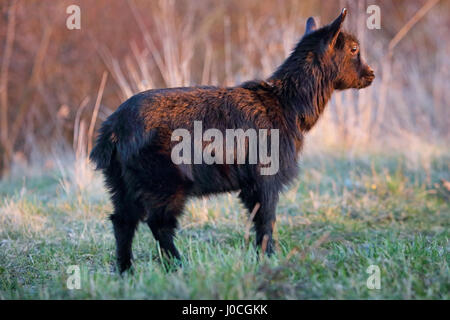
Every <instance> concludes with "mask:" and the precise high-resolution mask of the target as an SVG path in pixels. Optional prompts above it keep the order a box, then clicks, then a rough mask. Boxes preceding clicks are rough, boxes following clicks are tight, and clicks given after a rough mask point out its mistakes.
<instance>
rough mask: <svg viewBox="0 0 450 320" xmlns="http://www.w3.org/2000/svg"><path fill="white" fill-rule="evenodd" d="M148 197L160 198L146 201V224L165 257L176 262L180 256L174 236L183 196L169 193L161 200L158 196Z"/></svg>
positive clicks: (182, 204) (183, 199) (181, 208)
mask: <svg viewBox="0 0 450 320" xmlns="http://www.w3.org/2000/svg"><path fill="white" fill-rule="evenodd" d="M150 198H153V199H154V198H159V199H160V200H159V201H155V200H153V201H147V202H146V207H147V209H146V210H147V212H149V216H148V219H147V224H148V226H149V227H150V230H151V231H152V233H153V236H154V237H155V239H156V240H157V241H158V242H159V245H160V247H161V249H162V251H163V253H164V254H165V255H166V257H168V258H169V259H171V260H172V259H173V260H175V262H177V264H178V263H179V262H180V260H181V256H180V253H179V252H178V250H177V248H176V246H175V243H174V238H175V231H176V228H177V226H178V223H177V217H178V216H179V215H180V214H181V213H182V210H183V207H184V203H185V197H184V196H182V195H180V194H178V195H171V196H166V197H165V199H164V200H163V201H161V197H160V196H155V195H153V196H151V197H150Z"/></svg>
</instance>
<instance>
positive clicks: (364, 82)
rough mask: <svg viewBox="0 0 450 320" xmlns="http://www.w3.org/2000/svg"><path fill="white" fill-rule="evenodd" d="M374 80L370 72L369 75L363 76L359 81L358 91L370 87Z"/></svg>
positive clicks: (373, 75)
mask: <svg viewBox="0 0 450 320" xmlns="http://www.w3.org/2000/svg"><path fill="white" fill-rule="evenodd" d="M374 79H375V74H374V73H373V72H371V73H370V74H367V75H365V76H364V77H362V78H361V80H360V81H359V85H358V89H364V88H367V87H368V86H370V85H371V84H372V82H373V80H374Z"/></svg>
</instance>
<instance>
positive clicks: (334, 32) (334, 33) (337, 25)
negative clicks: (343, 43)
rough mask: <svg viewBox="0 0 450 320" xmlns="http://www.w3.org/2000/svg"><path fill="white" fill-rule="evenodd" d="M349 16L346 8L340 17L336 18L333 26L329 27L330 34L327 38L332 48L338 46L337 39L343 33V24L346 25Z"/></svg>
mask: <svg viewBox="0 0 450 320" xmlns="http://www.w3.org/2000/svg"><path fill="white" fill-rule="evenodd" d="M346 16H347V9H346V8H344V9H342V11H341V14H340V15H339V17H337V18H336V20H334V21H333V22H332V23H331V24H329V25H328V29H329V33H328V37H327V42H328V44H329V46H330V47H331V48H332V47H334V45H335V44H336V39H337V37H338V35H339V32H341V28H342V24H343V23H344V20H345V17H346Z"/></svg>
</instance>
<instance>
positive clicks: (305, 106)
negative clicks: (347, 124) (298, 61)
mask: <svg viewBox="0 0 450 320" xmlns="http://www.w3.org/2000/svg"><path fill="white" fill-rule="evenodd" d="M317 71H318V70H309V72H306V71H303V70H299V71H297V72H296V73H295V74H289V72H283V69H282V67H281V68H280V69H279V70H278V71H277V72H276V73H275V74H274V75H273V76H272V77H271V78H269V79H268V80H267V82H269V83H270V84H271V85H272V87H273V88H274V91H275V93H276V94H277V96H278V98H279V99H280V102H281V104H282V106H283V109H284V110H285V113H286V118H287V119H295V122H296V124H295V125H296V126H297V127H298V126H299V127H300V128H299V129H300V130H301V131H302V132H306V131H309V130H310V129H311V128H312V127H313V126H314V125H315V124H316V122H317V120H318V119H319V117H320V115H321V114H322V112H323V110H324V109H325V106H326V104H327V102H328V101H329V99H330V98H331V94H332V93H333V90H334V89H333V85H332V75H327V74H324V73H323V72H317Z"/></svg>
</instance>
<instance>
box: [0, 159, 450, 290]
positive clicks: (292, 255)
mask: <svg viewBox="0 0 450 320" xmlns="http://www.w3.org/2000/svg"><path fill="white" fill-rule="evenodd" d="M71 166H73V165H71ZM449 166H450V158H449V157H448V156H439V157H435V158H433V159H431V160H427V161H417V162H412V161H411V160H408V159H407V158H405V157H403V156H389V157H387V156H381V155H379V156H375V155H374V156H370V157H369V156H357V157H354V158H352V159H351V160H348V158H345V157H343V156H342V157H341V156H320V157H312V156H308V157H306V158H305V159H304V160H303V161H302V163H301V168H302V169H301V174H300V176H299V178H298V179H297V181H296V183H295V184H294V186H293V187H292V188H291V189H289V190H288V191H287V192H285V193H284V195H283V196H282V197H281V200H280V203H279V206H278V220H277V226H276V234H275V237H276V239H277V247H278V249H277V253H276V255H275V256H274V257H272V258H270V259H269V258H265V257H263V258H262V259H258V256H257V253H256V251H255V248H254V247H253V239H254V238H253V232H251V230H250V232H249V224H248V223H247V219H246V218H247V216H246V214H245V211H244V209H243V207H242V206H241V204H240V203H239V202H238V200H237V198H236V195H233V194H230V195H224V196H220V197H217V198H211V199H208V200H203V199H199V200H195V201H191V202H189V203H188V205H187V208H186V213H185V215H184V216H183V219H182V221H181V225H180V229H179V232H178V238H177V240H176V243H177V246H178V247H179V249H180V251H181V252H182V255H183V260H184V261H183V268H181V269H178V270H167V269H166V268H164V266H163V265H162V264H161V262H160V261H161V260H160V257H161V253H160V251H159V249H158V246H157V243H156V241H155V240H154V239H153V237H152V235H151V233H150V231H149V230H148V228H147V226H146V225H144V224H141V225H140V227H139V230H138V232H137V236H136V237H135V241H134V245H133V248H134V255H135V265H134V270H135V271H134V274H127V275H125V276H124V277H123V278H122V277H120V276H118V275H117V273H116V272H115V255H114V250H115V244H114V239H113V234H112V228H111V225H110V222H109V221H108V219H107V216H108V214H109V213H110V212H111V204H110V202H109V201H108V197H107V195H106V194H105V191H104V189H103V188H102V187H101V186H102V183H101V178H100V177H99V175H97V174H96V175H94V176H93V177H90V178H89V179H88V181H84V184H83V183H82V182H83V181H81V182H80V180H82V175H81V174H80V173H79V172H65V171H64V170H60V171H55V172H54V173H48V174H41V175H34V176H33V177H32V176H30V177H28V178H26V177H24V178H17V179H11V180H9V181H3V182H0V199H1V200H0V298H1V299H67V298H74V299H91V298H94V299H111V298H112V299H116V298H118V299H422V298H424V299H448V298H449V291H450V274H449V266H448V263H449V248H450V246H449V242H448V238H449V223H450V208H449V199H450V191H449V190H448V186H447V187H446V181H449V180H450V170H449V169H450V168H449ZM70 265H78V266H80V268H81V289H79V290H69V289H68V288H67V285H66V280H67V277H68V274H67V272H66V271H67V268H68V267H69V266H70ZM370 265H377V266H378V267H379V268H380V270H381V288H380V289H379V290H377V289H372V290H371V289H368V287H367V285H366V281H367V278H368V277H369V274H368V273H366V270H367V268H368V267H369V266H370ZM169 269H170V268H169Z"/></svg>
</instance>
